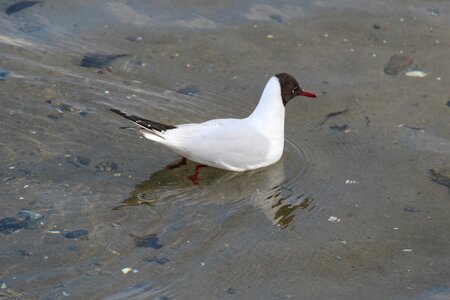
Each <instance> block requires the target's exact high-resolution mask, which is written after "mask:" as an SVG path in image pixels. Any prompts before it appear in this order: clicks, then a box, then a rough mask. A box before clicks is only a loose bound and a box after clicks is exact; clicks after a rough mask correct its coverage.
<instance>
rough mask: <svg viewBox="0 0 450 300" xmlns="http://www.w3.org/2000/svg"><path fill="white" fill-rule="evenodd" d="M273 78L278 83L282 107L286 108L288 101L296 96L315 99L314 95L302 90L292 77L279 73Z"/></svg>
mask: <svg viewBox="0 0 450 300" xmlns="http://www.w3.org/2000/svg"><path fill="white" fill-rule="evenodd" d="M275 76H276V77H277V78H278V81H279V82H280V87H281V98H282V99H283V104H284V106H286V104H287V103H288V102H289V100H291V99H292V98H294V97H297V96H304V97H311V98H316V95H315V94H314V93H312V92H308V91H305V90H304V89H302V88H301V87H300V85H299V84H298V82H297V79H295V78H294V76H292V75H289V74H287V73H280V74H277V75H275Z"/></svg>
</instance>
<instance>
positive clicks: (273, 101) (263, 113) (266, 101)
mask: <svg viewBox="0 0 450 300" xmlns="http://www.w3.org/2000/svg"><path fill="white" fill-rule="evenodd" d="M284 111H285V108H284V105H283V100H282V98H281V87H280V82H279V81H278V78H277V77H275V76H273V77H272V78H270V79H269V81H268V82H267V84H266V87H265V88H264V91H263V93H262V95H261V99H260V100H259V103H258V105H257V106H256V108H255V110H254V111H253V113H252V114H251V115H250V116H249V117H248V118H249V119H251V120H252V121H253V122H256V123H260V122H261V124H264V126H265V127H271V128H273V129H278V130H281V131H283V130H284ZM280 126H281V128H280Z"/></svg>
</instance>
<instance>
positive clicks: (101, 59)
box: [80, 53, 129, 68]
mask: <svg viewBox="0 0 450 300" xmlns="http://www.w3.org/2000/svg"><path fill="white" fill-rule="evenodd" d="M124 56H129V55H128V54H97V53H93V54H86V55H85V56H83V58H82V59H81V61H80V66H82V67H85V68H103V67H107V66H108V65H109V64H110V63H112V62H113V61H115V60H116V59H118V58H120V57H124Z"/></svg>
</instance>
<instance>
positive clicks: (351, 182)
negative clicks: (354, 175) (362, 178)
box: [345, 179, 358, 184]
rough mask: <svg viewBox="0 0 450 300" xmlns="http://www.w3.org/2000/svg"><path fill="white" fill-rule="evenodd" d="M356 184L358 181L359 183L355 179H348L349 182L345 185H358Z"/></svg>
mask: <svg viewBox="0 0 450 300" xmlns="http://www.w3.org/2000/svg"><path fill="white" fill-rule="evenodd" d="M356 183H358V181H357V180H354V179H347V180H346V181H345V184H356Z"/></svg>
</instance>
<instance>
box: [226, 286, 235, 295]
mask: <svg viewBox="0 0 450 300" xmlns="http://www.w3.org/2000/svg"><path fill="white" fill-rule="evenodd" d="M227 294H230V295H234V294H236V290H235V289H233V288H229V289H228V290H227Z"/></svg>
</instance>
